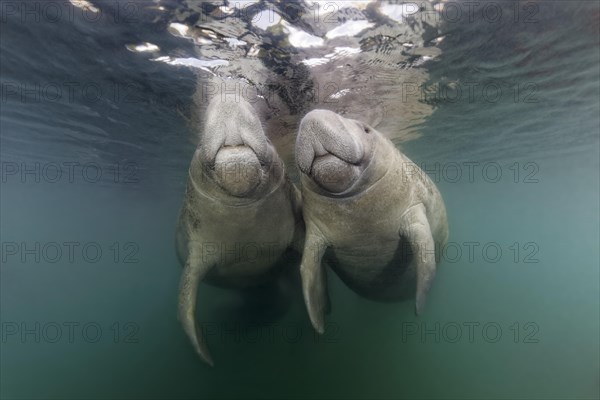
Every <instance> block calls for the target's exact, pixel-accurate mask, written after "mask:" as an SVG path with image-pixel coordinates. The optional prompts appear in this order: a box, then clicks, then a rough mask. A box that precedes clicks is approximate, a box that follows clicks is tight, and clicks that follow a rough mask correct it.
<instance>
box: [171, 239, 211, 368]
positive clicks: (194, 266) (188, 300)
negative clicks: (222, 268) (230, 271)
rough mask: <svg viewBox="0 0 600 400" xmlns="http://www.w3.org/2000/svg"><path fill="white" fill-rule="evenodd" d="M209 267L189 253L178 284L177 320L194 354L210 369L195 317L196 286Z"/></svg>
mask: <svg viewBox="0 0 600 400" xmlns="http://www.w3.org/2000/svg"><path fill="white" fill-rule="evenodd" d="M211 266H212V265H211V264H209V263H206V262H203V260H202V256H201V255H200V254H198V252H197V251H190V254H189V256H188V259H187V261H186V263H185V267H184V268H183V273H182V275H181V282H180V284H179V320H180V321H181V324H182V325H183V330H184V331H185V333H186V334H187V336H188V337H189V338H190V341H191V342H192V345H193V346H194V349H195V350H196V352H197V353H198V354H199V355H200V357H202V359H203V360H204V361H206V363H207V364H209V365H210V366H211V367H212V366H214V363H213V360H212V357H211V356H210V352H209V351H208V346H207V345H206V341H205V340H204V337H203V336H202V329H201V327H200V326H198V323H197V322H196V317H195V315H196V298H197V294H198V285H199V284H200V281H202V278H203V277H204V276H205V275H206V273H207V272H208V271H209V269H210V267H211Z"/></svg>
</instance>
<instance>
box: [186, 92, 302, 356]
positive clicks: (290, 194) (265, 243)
mask: <svg viewBox="0 0 600 400" xmlns="http://www.w3.org/2000/svg"><path fill="white" fill-rule="evenodd" d="M206 112H207V118H206V122H205V124H204V126H203V127H202V131H201V132H200V142H199V146H198V148H197V150H196V152H195V154H194V157H193V159H192V162H191V165H190V168H189V177H188V183H187V189H186V193H185V197H184V200H183V205H182V207H181V211H180V215H179V222H178V227H177V234H176V246H177V252H178V256H179V258H180V260H181V262H182V263H183V264H184V270H183V273H182V276H181V284H180V293H179V319H180V320H181V322H182V324H183V328H184V330H185V332H186V334H187V335H188V337H189V338H190V340H191V342H192V345H193V346H194V348H195V350H196V351H197V352H198V354H199V355H200V357H202V359H203V360H204V361H206V362H207V363H208V364H210V365H213V361H212V358H211V356H210V353H209V351H208V348H207V346H206V343H205V341H204V340H203V337H202V332H201V329H200V328H199V326H198V325H197V323H196V320H195V309H196V297H197V289H198V285H199V284H200V282H201V281H205V282H208V283H210V284H213V285H218V286H221V287H227V288H245V287H248V286H252V285H257V284H261V283H264V282H265V281H268V280H270V279H271V278H273V276H274V275H275V273H276V271H275V269H276V268H275V267H276V266H277V265H278V262H279V261H280V259H281V257H282V255H283V254H284V253H285V252H286V250H288V249H289V247H290V246H291V245H292V244H293V243H294V240H295V237H297V236H301V235H302V233H299V231H300V230H301V228H302V217H301V215H300V207H301V204H300V200H299V199H300V197H299V193H298V191H297V189H296V188H295V187H294V186H293V185H291V184H290V182H289V180H288V178H287V176H286V174H285V170H284V167H283V163H282V162H281V160H280V159H279V157H278V156H277V153H276V152H275V150H274V148H273V146H272V145H271V144H270V142H269V141H268V140H267V138H266V136H265V134H264V132H263V129H262V126H261V124H260V121H259V119H258V118H257V117H256V115H255V114H256V113H255V111H254V109H253V108H252V106H251V105H250V104H248V103H246V102H244V101H243V100H241V101H238V102H235V101H231V102H223V101H221V99H216V100H214V101H212V102H211V104H210V105H209V106H208V108H207V111H206Z"/></svg>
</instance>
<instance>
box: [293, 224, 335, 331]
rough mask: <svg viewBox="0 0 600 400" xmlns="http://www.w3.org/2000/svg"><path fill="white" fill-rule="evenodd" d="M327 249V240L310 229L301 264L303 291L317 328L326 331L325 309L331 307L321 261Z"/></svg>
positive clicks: (310, 314) (325, 275)
mask: <svg viewBox="0 0 600 400" xmlns="http://www.w3.org/2000/svg"><path fill="white" fill-rule="evenodd" d="M325 250H327V244H326V242H325V240H324V239H323V238H322V237H321V236H320V235H318V234H317V233H315V232H314V231H311V230H310V229H307V232H306V242H305V244H304V252H303V254H302V262H301V264H300V276H301V277H302V293H303V294H304V303H305V304H306V309H307V310H308V316H309V317H310V322H311V323H312V325H313V327H314V328H315V330H316V331H317V332H319V333H321V334H322V333H324V332H325V316H324V314H325V311H326V309H327V308H328V307H329V304H328V303H329V297H328V295H327V274H326V272H325V267H324V266H323V263H322V262H321V259H322V258H323V255H324V254H325Z"/></svg>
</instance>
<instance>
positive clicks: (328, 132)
mask: <svg viewBox="0 0 600 400" xmlns="http://www.w3.org/2000/svg"><path fill="white" fill-rule="evenodd" d="M296 163H297V165H298V168H299V169H300V171H301V172H302V176H301V184H302V201H303V217H304V221H305V224H306V237H305V243H304V252H303V255H302V263H301V268H300V272H301V276H302V288H303V294H304V299H305V303H306V306H307V309H308V313H309V316H310V319H311V322H312V324H313V326H314V328H315V329H316V330H317V331H319V332H321V333H322V332H323V331H324V312H325V310H326V309H327V307H328V295H327V287H326V269H325V266H324V265H323V261H324V262H325V263H326V264H327V265H329V266H330V267H331V268H332V269H333V270H334V271H335V272H336V273H337V274H338V276H339V277H340V278H341V279H342V281H343V282H344V283H345V284H346V285H348V286H349V287H350V288H351V289H353V290H354V291H355V292H357V293H359V294H360V295H362V296H364V297H367V298H370V299H373V300H380V301H391V300H400V299H403V298H406V297H407V296H409V295H413V294H415V292H416V312H417V314H419V313H420V312H421V311H422V309H423V305H424V302H425V297H426V294H427V291H428V290H429V287H430V286H431V283H432V281H433V279H434V276H435V272H436V259H439V258H436V253H437V254H438V255H439V252H440V251H441V248H442V247H443V246H444V245H445V243H446V241H447V238H448V222H447V218H446V210H445V206H444V202H443V200H442V197H441V195H440V193H439V191H438V190H437V188H436V187H435V185H434V183H433V182H432V181H431V180H430V179H429V177H428V176H427V175H426V174H425V173H424V172H423V171H422V170H421V169H420V168H419V167H418V166H417V165H416V164H414V163H413V162H412V161H410V160H409V159H408V158H407V157H406V156H405V155H403V154H402V153H401V152H400V151H398V150H397V149H396V147H395V146H394V145H393V144H392V142H391V141H390V140H389V139H387V138H386V137H384V136H383V135H382V134H381V133H379V132H377V131H375V130H374V129H373V128H371V127H370V126H368V125H366V124H363V123H362V122H359V121H356V120H351V119H346V118H343V117H341V116H340V115H338V114H336V113H334V112H331V111H326V110H314V111H311V112H310V113H308V114H307V115H306V116H305V117H304V118H303V120H302V122H301V124H300V128H299V133H298V137H297V140H296ZM415 281H416V285H415Z"/></svg>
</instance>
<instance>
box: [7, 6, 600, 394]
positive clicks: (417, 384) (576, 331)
mask: <svg viewBox="0 0 600 400" xmlns="http://www.w3.org/2000/svg"><path fill="white" fill-rule="evenodd" d="M214 3H215V4H213V2H195V1H187V2H180V1H154V2H150V1H148V2H125V1H99V2H94V3H93V4H91V3H86V2H81V1H71V2H36V1H24V2H21V1H15V2H13V1H3V2H2V3H0V6H1V8H0V12H1V14H0V18H1V19H0V50H1V53H0V81H1V82H0V83H1V88H2V92H1V99H0V106H1V110H0V130H1V131H0V134H1V135H0V139H1V143H0V144H1V148H0V155H1V157H2V163H1V165H2V169H1V172H2V176H1V178H2V181H1V185H2V186H1V193H0V199H1V205H0V207H1V209H0V211H1V224H0V233H1V242H2V243H1V245H2V248H1V250H2V252H1V263H2V267H1V270H0V274H1V275H0V278H1V282H0V288H1V294H0V300H1V320H2V321H1V322H2V329H1V335H2V336H1V342H0V345H1V350H2V357H1V360H0V363H1V376H0V388H1V389H0V392H1V394H2V397H3V398H165V397H169V398H256V397H268V398H540V399H547V398H586V399H587V398H598V396H599V391H600V388H599V379H598V376H599V373H600V366H599V356H600V349H599V343H598V337H599V336H600V335H599V334H600V328H599V308H600V304H599V296H598V294H599V279H600V277H599V254H598V248H599V247H598V243H599V239H600V234H599V215H598V214H599V173H598V171H599V167H600V165H599V164H600V163H599V140H598V139H599V135H600V117H599V115H600V113H599V109H600V103H599V98H600V96H599V94H600V91H599V89H600V86H599V83H600V80H599V65H600V63H599V61H600V57H599V44H600V43H599V39H598V27H599V21H600V8H599V6H598V3H597V2H593V1H553V2H539V1H510V2H488V3H485V4H484V3H481V4H474V3H469V2H444V3H439V4H436V3H435V2H428V1H427V2H426V1H423V2H412V3H402V2H360V1H357V2H354V1H352V2H350V1H349V2H327V1H323V2H306V3H297V2H296V3H289V2H241V1H240V2H229V3H228V4H222V3H217V2H214ZM212 96H230V97H231V96H244V98H246V99H247V100H249V101H252V103H253V106H254V107H255V108H256V109H257V110H258V111H259V112H260V116H261V119H262V120H263V125H264V127H265V130H266V132H267V134H268V135H269V137H270V138H271V140H272V141H273V142H274V144H275V145H276V146H277V149H278V151H279V152H280V154H281V155H282V157H283V158H284V160H285V161H286V162H287V163H288V168H289V170H290V173H291V175H292V177H293V178H295V176H296V172H295V171H294V165H293V143H294V137H295V132H296V130H297V126H298V122H299V119H301V118H302V116H303V115H304V114H306V113H307V112H308V111H310V110H312V109H316V108H327V109H330V110H333V111H336V112H338V113H340V114H343V115H345V116H347V117H352V118H357V119H361V120H363V121H366V122H369V123H370V124H372V125H373V126H375V127H376V129H378V130H380V131H381V132H382V133H384V134H386V135H387V136H388V137H390V138H392V140H393V141H394V143H396V144H397V145H398V146H399V147H400V148H401V149H402V151H403V152H404V153H405V154H407V155H408V156H409V157H410V158H411V159H412V160H413V161H415V162H416V163H417V164H419V165H420V166H421V167H422V168H423V169H424V170H425V171H426V172H427V173H428V174H429V176H430V177H431V178H432V179H433V180H434V181H435V182H436V184H437V185H438V188H439V189H440V191H441V193H442V195H443V197H444V200H445V202H446V208H447V211H448V217H449V224H450V240H449V244H448V245H447V246H446V248H445V249H444V252H443V257H442V260H441V263H440V265H439V269H438V274H437V277H436V281H435V284H434V287H433V289H432V291H431V294H430V296H429V299H428V304H427V309H426V312H425V313H424V315H422V316H420V317H415V316H414V312H413V307H414V306H413V303H412V302H401V303H376V302H371V301H368V300H365V299H363V298H361V297H359V296H357V295H356V294H354V293H353V292H351V291H350V290H349V289H348V288H347V287H345V286H344V285H343V284H342V283H341V282H340V281H339V279H338V278H337V277H336V276H335V274H332V273H330V274H329V280H330V295H331V300H332V312H331V314H329V315H328V317H327V331H326V333H325V335H324V336H318V335H316V334H315V333H314V332H313V329H312V327H311V325H310V322H309V320H308V316H307V313H306V311H305V308H304V304H303V301H302V296H301V293H300V291H299V290H298V289H291V290H290V300H289V304H287V305H286V306H285V307H283V309H284V310H285V313H283V314H282V315H279V316H278V318H273V319H271V320H269V321H264V319H263V318H262V317H263V316H262V315H261V314H260V313H256V312H254V311H253V312H247V311H245V310H246V309H244V307H243V305H242V300H241V298H240V296H239V294H237V293H236V292H235V291H231V290H225V289H219V288H215V287H211V286H208V285H202V287H201V290H200V295H199V300H198V308H199V309H198V315H201V316H202V323H203V327H204V330H205V334H206V336H207V340H208V343H209V346H210V348H211V351H212V354H213V357H214V359H215V363H216V366H215V367H214V368H210V367H208V366H206V365H204V364H203V363H202V362H201V361H200V360H199V358H198V357H197V355H196V354H194V352H193V350H192V348H191V346H190V344H189V343H188V340H187V338H186V337H185V334H184V333H183V331H182V329H181V327H180V325H179V323H178V321H177V318H176V309H177V304H176V303H177V289H178V281H179V276H180V273H181V267H180V265H179V263H178V260H177V257H176V254H175V247H174V232H175V224H176V218H177V214H178V211H179V207H180V205H181V200H182V196H183V192H184V189H185V182H186V179H187V168H188V166H189V162H190V159H191V157H192V154H193V152H194V148H195V144H196V142H197V135H198V131H197V126H198V124H199V123H200V122H201V121H202V120H203V115H204V114H203V110H204V106H205V105H206V103H207V99H208V98H210V97H212Z"/></svg>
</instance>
